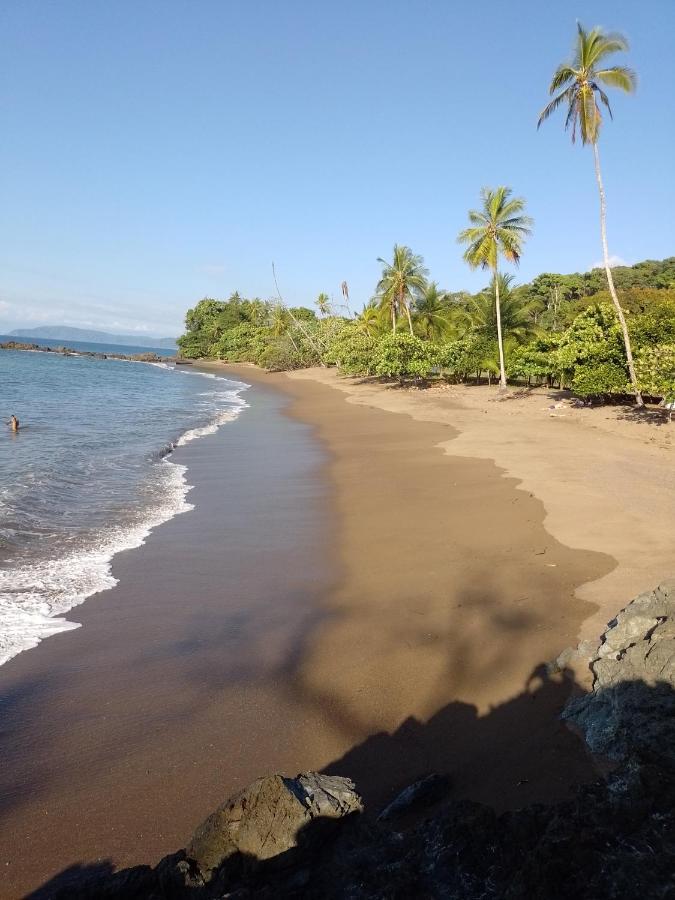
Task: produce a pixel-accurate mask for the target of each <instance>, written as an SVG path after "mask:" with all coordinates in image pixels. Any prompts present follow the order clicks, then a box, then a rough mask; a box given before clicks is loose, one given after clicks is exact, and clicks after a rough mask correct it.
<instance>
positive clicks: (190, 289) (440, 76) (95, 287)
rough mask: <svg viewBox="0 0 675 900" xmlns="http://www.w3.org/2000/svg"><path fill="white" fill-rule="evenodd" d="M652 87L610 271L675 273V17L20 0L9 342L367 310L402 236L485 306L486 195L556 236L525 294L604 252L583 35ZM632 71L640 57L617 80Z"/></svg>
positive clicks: (5, 252)
mask: <svg viewBox="0 0 675 900" xmlns="http://www.w3.org/2000/svg"><path fill="white" fill-rule="evenodd" d="M577 18H579V19H580V20H581V21H582V22H583V24H585V25H587V26H589V27H590V26H592V25H595V24H601V25H603V26H605V27H607V28H610V29H618V30H621V31H623V32H624V33H625V34H626V36H627V37H628V38H629V40H630V41H631V44H632V47H631V52H630V54H629V56H628V58H627V59H623V60H621V61H622V62H628V63H629V64H630V65H631V66H633V67H634V68H635V69H636V70H637V72H638V75H639V79H640V81H639V87H638V92H637V94H636V95H635V96H633V97H624V96H615V98H614V112H615V120H614V122H613V123H609V122H608V123H607V125H606V127H605V130H604V133H603V137H602V139H601V147H600V150H601V157H602V161H603V166H604V173H605V181H606V188H607V193H608V204H609V210H608V214H609V218H608V227H609V239H610V251H611V253H612V254H613V255H615V256H616V257H618V258H620V259H622V260H625V261H627V262H629V263H632V262H637V261H639V260H641V259H645V258H662V257H664V256H670V255H673V254H675V242H674V241H673V237H674V232H675V229H674V227H673V226H674V225H675V213H674V210H675V178H674V177H673V160H674V158H675V121H674V109H675V104H674V103H673V96H674V95H675V83H674V82H675V74H674V73H675V69H673V66H672V63H671V57H672V47H673V34H675V2H674V0H642V2H640V3H637V2H635V0H598V2H594V0H588V2H587V0H577V2H575V3H571V2H565V3H558V4H549V3H546V2H542V0H522V2H521V0H513V2H511V3H504V2H501V0H483V2H482V3H469V2H462V3H458V2H451V0H416V2H413V0H360V2H356V0H341V2H339V3H330V4H329V3H324V2H320V0H312V2H310V0H284V2H279V0H239V2H233V0H230V2H228V0H114V2H104V0H58V2H48V0H3V2H2V4H1V5H0V42H1V45H2V46H1V47H0V115H1V117H2V140H1V141H0V158H1V160H0V161H1V171H2V191H1V194H0V204H1V215H0V332H1V331H5V330H8V329H9V328H10V327H16V326H17V325H24V324H28V323H33V324H45V323H48V324H69V325H82V326H86V327H98V328H105V329H108V330H119V331H136V330H138V331H141V332H142V331H147V332H149V333H152V334H158V335H173V334H176V333H179V332H180V330H181V325H182V319H183V314H184V312H185V310H186V309H187V307H189V306H191V305H193V304H194V302H195V301H197V300H199V299H200V298H201V297H203V296H205V295H208V296H215V297H225V296H227V295H228V294H229V293H230V292H231V291H233V290H239V291H240V292H241V293H242V294H245V295H247V296H254V295H258V296H261V297H269V296H271V295H273V293H274V284H273V281H272V272H271V262H272V260H274V261H275V263H276V267H277V274H278V276H279V283H280V287H281V290H282V293H283V294H284V297H285V299H286V300H287V301H289V302H291V303H293V304H300V303H304V304H311V302H312V301H313V299H314V298H315V297H316V295H317V294H318V293H319V292H320V291H326V292H328V293H329V294H333V295H335V296H336V297H337V296H339V292H340V289H339V286H340V283H341V282H342V280H343V279H346V280H347V281H348V283H349V285H350V290H351V294H352V298H353V300H354V304H355V305H356V306H360V305H362V303H363V302H364V301H366V300H367V299H368V298H369V297H370V296H371V294H372V292H373V288H374V285H375V283H376V281H377V277H378V272H379V266H378V263H377V257H378V256H388V255H389V254H390V253H391V249H392V246H393V244H394V243H395V242H399V243H404V244H408V245H409V246H411V247H412V248H413V250H414V251H415V252H417V253H420V254H422V255H423V256H424V258H425V260H426V263H427V265H428V267H429V269H430V271H431V276H432V278H434V279H435V280H437V281H438V282H439V283H440V284H441V286H442V287H445V288H449V289H453V290H458V289H461V288H466V289H469V290H477V289H478V288H480V287H481V286H482V285H483V284H484V283H485V281H486V278H485V276H484V275H483V274H481V273H480V272H478V273H472V272H469V271H468V269H467V267H466V266H465V264H464V263H463V262H462V258H461V248H460V247H459V246H458V245H457V244H456V242H455V238H456V234H457V232H458V231H459V230H460V228H462V227H464V225H465V220H466V210H467V209H468V208H469V207H471V206H475V205H476V204H477V202H478V195H479V191H480V188H481V186H483V185H497V184H508V185H511V186H512V187H513V189H514V191H515V192H516V193H517V194H520V195H523V196H525V197H526V198H527V202H528V208H529V212H530V214H531V215H532V216H533V217H534V218H535V222H536V224H535V232H534V236H533V237H532V239H531V240H530V242H529V243H528V245H527V247H526V251H525V255H524V258H523V261H522V264H521V268H520V273H519V275H518V278H519V279H520V280H529V279H530V278H531V277H533V276H534V275H536V274H538V273H539V272H541V271H563V272H565V271H579V270H585V269H587V268H589V267H591V266H592V265H594V264H596V263H597V262H598V260H599V258H600V241H599V233H598V213H597V194H596V188H595V181H594V175H593V165H592V156H591V152H590V150H589V149H588V148H582V147H581V146H576V147H572V145H571V143H570V140H569V138H568V137H567V136H566V135H565V134H564V132H563V117H562V115H560V116H557V117H556V118H554V119H553V120H552V121H550V122H548V123H547V124H546V125H545V126H544V127H543V128H542V130H541V131H540V132H539V133H537V131H536V119H537V115H538V113H539V111H540V109H541V108H542V106H543V105H544V103H545V101H546V98H547V87H548V83H549V80H550V76H551V74H552V72H553V70H554V68H555V66H556V65H557V64H558V63H559V62H560V61H562V60H563V59H565V58H566V57H567V56H568V55H569V52H570V48H571V44H572V41H573V36H574V29H575V22H576V19H577ZM619 61H620V59H619V57H617V62H619Z"/></svg>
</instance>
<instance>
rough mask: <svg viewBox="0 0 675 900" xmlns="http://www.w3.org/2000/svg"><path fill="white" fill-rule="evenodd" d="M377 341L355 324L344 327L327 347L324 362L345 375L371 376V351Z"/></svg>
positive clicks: (373, 371)
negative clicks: (335, 367)
mask: <svg viewBox="0 0 675 900" xmlns="http://www.w3.org/2000/svg"><path fill="white" fill-rule="evenodd" d="M376 343H377V339H376V338H375V337H373V336H372V335H370V334H368V333H367V332H365V331H360V330H359V328H358V327H357V325H356V324H354V323H350V324H349V325H346V326H344V327H343V328H342V329H341V330H340V331H339V332H338V333H337V334H336V335H335V336H334V338H333V340H332V341H331V342H330V344H329V345H328V348H327V350H326V353H325V355H324V361H325V362H327V363H329V364H330V365H335V366H337V367H338V369H339V370H340V371H341V372H343V373H344V374H345V375H373V374H374V373H375V369H374V360H373V350H374V349H375V345H376Z"/></svg>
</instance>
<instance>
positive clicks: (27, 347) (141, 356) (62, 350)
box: [0, 341, 176, 363]
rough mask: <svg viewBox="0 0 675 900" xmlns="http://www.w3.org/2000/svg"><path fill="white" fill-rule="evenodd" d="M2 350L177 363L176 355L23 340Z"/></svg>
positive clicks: (0, 345)
mask: <svg viewBox="0 0 675 900" xmlns="http://www.w3.org/2000/svg"><path fill="white" fill-rule="evenodd" d="M0 350H24V351H29V352H31V353H58V354H60V355H61V356H86V357H88V358H90V359H122V360H126V361H127V362H163V363H175V361H176V357H175V356H160V355H159V354H157V353H109V352H107V351H106V352H105V353H104V352H103V351H98V350H75V349H73V348H72V347H45V346H43V345H42V344H27V343H24V342H22V341H5V342H4V343H1V344H0Z"/></svg>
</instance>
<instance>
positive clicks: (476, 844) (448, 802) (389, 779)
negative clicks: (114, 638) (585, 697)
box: [28, 664, 675, 900]
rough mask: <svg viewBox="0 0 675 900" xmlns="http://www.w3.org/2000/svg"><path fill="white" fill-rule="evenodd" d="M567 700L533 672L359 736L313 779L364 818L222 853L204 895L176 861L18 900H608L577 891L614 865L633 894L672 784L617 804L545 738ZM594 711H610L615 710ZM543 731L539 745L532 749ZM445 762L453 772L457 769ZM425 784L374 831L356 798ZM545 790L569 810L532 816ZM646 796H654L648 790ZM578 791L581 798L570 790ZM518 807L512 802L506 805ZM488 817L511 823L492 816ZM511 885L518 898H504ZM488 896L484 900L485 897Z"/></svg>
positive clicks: (564, 690)
mask: <svg viewBox="0 0 675 900" xmlns="http://www.w3.org/2000/svg"><path fill="white" fill-rule="evenodd" d="M631 685H632V689H633V691H635V690H637V691H638V692H639V693H640V698H641V700H640V702H641V703H642V705H643V706H644V708H645V709H649V708H650V706H649V704H650V702H651V695H652V693H653V692H654V691H655V689H654V688H652V687H650V686H648V685H647V684H645V683H643V682H636V683H631ZM664 690H666V692H667V693H668V696H669V697H670V704H671V708H672V709H673V710H675V693H674V692H673V691H672V688H670V687H669V686H666V687H665V688H664V686H663V685H660V686H659V687H658V693H659V702H660V703H663V699H664ZM571 691H576V693H577V694H578V695H579V696H582V694H583V692H582V691H581V690H580V689H579V688H578V686H577V685H575V683H574V680H573V678H572V675H571V673H570V672H569V671H562V672H557V673H551V671H550V667H549V666H548V665H545V664H542V665H541V666H537V667H536V668H535V670H534V671H533V672H532V674H531V676H530V678H528V680H527V683H526V684H525V685H524V688H523V690H522V691H521V692H520V693H519V694H518V695H517V696H516V697H514V698H512V699H511V700H508V701H506V702H505V703H502V704H500V705H498V706H496V707H494V708H493V709H491V710H490V711H489V712H487V713H486V714H485V715H482V716H481V715H479V714H478V711H477V710H476V708H475V707H473V706H471V705H470V704H466V703H460V702H454V703H450V704H448V705H447V706H446V707H444V708H443V709H442V710H440V711H439V712H438V713H436V714H435V715H434V716H433V717H432V718H431V719H430V720H429V721H428V722H426V723H423V722H419V721H417V720H415V719H412V718H411V719H408V720H407V721H406V722H404V723H403V724H402V725H401V727H400V728H398V729H397V730H396V731H395V732H394V733H393V734H386V733H381V734H376V735H372V736H371V737H369V738H367V739H366V740H365V741H363V742H362V743H360V744H358V745H357V746H355V747H353V748H352V749H351V750H350V751H349V752H348V753H346V754H345V755H344V756H343V757H341V758H340V759H338V760H335V761H334V762H332V763H331V764H330V765H329V766H327V767H326V768H325V770H324V771H325V772H327V773H332V774H339V775H342V776H348V777H351V778H352V779H354V780H355V781H356V783H357V790H359V792H360V793H362V795H363V796H364V799H365V801H366V815H365V816H350V817H348V819H347V820H344V821H342V820H341V821H340V822H338V823H336V821H335V820H330V821H328V820H324V819H320V818H317V819H314V820H312V821H311V822H310V823H309V824H308V825H307V826H306V827H305V828H303V829H302V832H301V833H299V834H298V841H297V843H298V846H297V847H295V848H292V849H291V850H288V851H286V852H285V853H283V854H279V855H278V856H276V857H275V858H274V859H270V860H262V861H260V860H258V859H257V858H256V857H255V856H251V855H250V854H243V853H240V852H235V853H233V854H232V855H231V856H229V857H228V859H227V861H226V862H225V863H224V864H223V865H222V866H221V868H220V869H219V870H218V872H216V873H215V874H214V876H213V878H212V880H211V881H210V882H209V883H208V885H206V886H204V885H202V884H201V883H200V878H199V877H198V873H197V875H195V871H194V865H193V864H192V863H189V862H187V861H186V858H185V854H184V853H182V852H179V853H178V854H174V855H172V856H171V857H167V858H166V859H165V860H164V861H163V862H162V863H161V864H160V865H159V866H158V867H157V869H155V870H153V869H151V868H150V867H148V866H137V867H134V868H131V869H126V870H122V871H120V872H117V873H115V872H114V868H113V864H112V862H111V861H110V860H104V861H98V862H96V863H90V864H87V863H84V862H82V863H79V864H77V865H72V866H69V867H68V868H67V869H65V870H63V871H62V872H61V873H59V874H58V875H56V876H55V877H54V878H52V879H50V880H49V881H47V882H46V883H45V884H43V885H42V887H41V888H39V889H38V890H36V891H34V892H33V893H31V894H29V895H28V900H65V898H68V900H93V898H117V900H120V898H124V900H136V898H139V900H140V898H150V897H154V898H157V900H160V898H169V897H174V898H181V897H193V896H200V897H204V898H207V897H209V898H210V897H222V896H223V895H224V894H228V895H230V894H232V895H233V896H237V897H241V898H242V900H243V898H248V897H270V898H271V897H275V898H276V897H316V898H319V897H322V898H323V897H326V898H327V897H331V898H332V897H335V898H339V897H342V896H350V897H352V896H354V897H357V896H358V897H383V898H384V897H416V896H420V897H436V896H438V897H441V896H453V897H459V898H462V897H466V898H474V897H476V898H477V897H479V896H480V897H483V896H487V897H491V896H494V897H502V896H511V897H526V896H544V894H542V893H538V892H539V891H542V890H544V887H545V888H546V894H545V895H546V896H551V897H569V896H580V897H591V896H593V897H603V896H620V895H621V894H605V893H603V892H602V891H600V890H599V888H598V886H597V884H596V887H595V888H593V890H592V891H591V892H590V893H588V892H587V891H585V890H584V889H583V884H584V879H586V880H587V882H588V885H592V883H593V878H595V876H596V875H597V876H598V878H599V877H600V875H601V874H602V867H603V866H606V862H607V859H609V858H611V859H614V857H617V858H618V857H620V856H621V854H622V853H623V855H624V857H625V858H623V860H622V862H621V865H622V866H624V868H627V870H630V873H629V875H625V878H624V874H621V880H622V881H625V879H629V878H637V879H638V881H637V882H636V883H640V879H642V880H643V881H644V879H645V878H648V879H653V878H654V877H656V875H655V873H657V874H658V869H659V866H661V865H662V864H663V865H665V858H664V861H663V863H661V862H658V863H656V862H653V861H652V867H651V869H650V870H649V872H648V873H647V875H645V873H644V871H642V870H644V858H643V856H644V855H646V854H647V853H649V854H650V855H651V856H653V854H654V852H655V851H654V847H655V846H656V845H655V841H656V842H658V841H659V840H660V838H659V835H660V834H661V833H662V831H663V830H664V828H665V825H666V824H667V823H666V820H665V819H664V818H663V817H662V818H661V819H659V818H658V817H655V813H656V812H657V811H658V809H660V806H659V804H661V805H663V804H664V803H665V804H666V806H667V804H668V803H670V800H668V798H669V797H670V798H671V799H672V794H673V791H672V784H671V781H672V780H673V779H672V778H670V776H672V774H673V773H672V771H671V772H670V775H668V777H666V776H663V777H660V779H659V782H658V790H655V791H654V792H653V794H654V796H652V793H650V791H651V788H650V784H649V779H647V780H645V779H644V778H642V781H641V782H640V788H639V792H640V796H639V797H637V796H636V795H635V785H633V786H632V787H631V786H630V785H629V786H628V788H627V787H626V784H627V781H626V779H625V778H623V781H621V779H619V780H620V781H621V784H622V785H623V787H622V788H621V789H620V790H619V792H618V793H617V788H616V786H614V787H613V788H608V787H607V785H606V783H605V782H604V780H603V779H602V778H601V777H600V775H599V774H598V769H597V767H596V766H594V764H593V761H592V760H591V758H590V756H589V753H588V751H587V749H586V746H585V744H584V743H583V742H582V740H581V738H580V737H578V736H577V735H576V734H573V733H572V732H571V731H569V730H568V729H567V728H566V727H565V726H564V725H563V723H562V722H560V721H558V720H557V721H556V727H555V728H554V729H551V725H550V718H551V716H556V715H557V713H559V712H560V710H561V709H562V707H563V706H564V704H565V703H566V701H567V698H568V697H569V695H570V692H571ZM613 692H616V694H617V698H619V699H620V692H621V686H619V687H617V688H612V689H608V690H606V691H605V694H609V693H613ZM605 699H606V700H607V702H609V704H610V705H612V703H613V702H614V701H613V699H612V698H609V699H607V698H605ZM542 730H544V731H545V732H546V734H547V739H546V740H545V741H544V742H543V743H542V740H541V735H542ZM551 735H553V737H551ZM637 757H639V758H640V761H641V762H645V760H646V762H647V765H648V768H649V766H651V767H652V768H651V769H649V771H650V772H652V771H653V767H654V764H655V761H654V760H653V759H649V758H648V757H649V752H648V749H647V748H642V749H640V750H639V751H638V752H637ZM458 759H461V760H463V762H462V764H461V765H457V760H458ZM467 760H472V761H471V762H470V763H468V762H467ZM657 762H658V761H657ZM470 768H475V770H476V771H483V772H485V774H486V776H488V775H489V779H488V780H490V781H491V783H493V784H494V782H495V780H497V781H499V782H501V783H502V784H503V796H502V797H501V798H500V797H498V796H497V797H493V800H494V803H493V805H487V804H482V803H478V802H475V801H474V800H467V799H465V798H464V796H463V793H464V792H463V781H464V779H465V778H466V777H467V770H468V769H470ZM646 771H647V770H646ZM430 773H436V774H439V773H447V775H448V779H449V784H450V787H449V791H448V790H446V789H445V785H446V784H447V781H445V780H444V779H437V780H436V781H433V782H430V783H431V784H432V788H431V789H430V790H426V791H418V792H417V793H416V792H414V791H413V792H412V794H410V796H409V799H408V800H407V801H405V802H403V803H399V804H398V808H397V807H396V806H395V807H394V811H393V812H390V813H389V814H388V815H386V816H385V817H384V819H385V820H384V821H382V820H380V821H376V819H377V814H378V813H380V812H381V804H380V805H379V806H378V805H377V802H376V800H375V799H373V800H372V802H369V798H379V799H380V800H382V799H384V798H385V797H388V796H390V795H391V793H392V792H394V793H396V792H398V790H399V789H400V788H402V787H404V786H406V785H410V784H411V782H413V781H419V780H420V779H422V778H424V776H428V775H429V774H430ZM473 777H474V775H473V774H470V779H471V780H473ZM610 777H612V776H610ZM622 777H623V776H622ZM545 782H549V783H550V782H554V783H556V784H557V785H559V787H560V788H561V789H562V791H563V793H566V794H567V795H568V798H569V799H567V800H564V801H561V802H559V803H557V804H549V805H544V804H536V803H535V804H532V803H531V799H530V798H531V796H532V795H533V794H534V795H535V796H536V794H537V792H538V791H539V790H541V788H542V786H543V784H544V783H545ZM584 784H585V786H583V785H584ZM651 784H652V785H654V784H656V782H655V780H654V778H652V782H651ZM578 785H582V787H581V788H579V789H578V790H577V789H576V786H578ZM621 790H624V792H625V790H630V791H633V794H632V795H630V796H627V799H626V798H624V799H626V804H627V806H626V804H623V800H622V799H621ZM575 795H576V796H575ZM519 796H520V797H521V798H522V803H520V804H517V803H516V802H515V800H516V798H517V797H519ZM612 804H613V805H612ZM622 804H623V805H622ZM494 805H496V806H497V807H499V806H502V807H510V808H511V810H512V811H510V812H504V813H501V814H500V813H499V812H498V810H495V809H494V808H493V806H494ZM624 807H625V808H624ZM657 808H658V809H657ZM624 813H625V815H624ZM270 827H274V823H271V825H270ZM402 835H405V837H402ZM575 835H576V837H575ZM650 842H651V843H650ZM577 845H578V846H577ZM628 847H629V848H630V850H628V849H626V848H628ZM647 847H649V850H648V849H647ZM657 849H658V847H657ZM603 854H604V857H603ZM603 860H604V861H603ZM181 866H182V868H181ZM617 866H618V864H617ZM191 867H192V868H191ZM640 867H642V869H641V868H640ZM378 869H379V873H378ZM577 870H578V871H577ZM188 871H189V872H190V878H191V879H192V881H191V884H190V886H188V887H186V886H185V884H184V883H183V882H181V881H180V879H182V878H183V879H184V878H185V875H186V872H188ZM563 873H564V875H563ZM603 877H606V875H604V876H603ZM612 877H613V876H612ZM617 877H618V876H617ZM658 877H661V876H660V875H659V876H658ZM514 879H515V881H514ZM511 883H515V884H519V885H520V888H519V889H518V890H516V891H515V892H514V891H513V890H510V891H507V890H506V887H507V886H508V885H509V884H511ZM489 884H493V886H494V890H492V889H491V890H490V891H488V892H487V893H485V887H486V885H489ZM625 884H626V885H628V884H629V881H625ZM378 885H380V886H381V890H380V887H378ZM441 885H444V886H445V887H447V891H446V892H443V891H444V890H445V888H443V890H441ZM574 885H576V886H574ZM573 887H574V890H572V888H573ZM612 889H613V888H612ZM589 890H590V887H589ZM237 891H242V893H236V892H237ZM355 891H356V892H355ZM625 896H629V894H625ZM652 896H657V895H655V894H653V895H652ZM658 896H660V895H658ZM664 896H665V894H664Z"/></svg>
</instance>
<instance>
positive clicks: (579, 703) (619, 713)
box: [563, 580, 675, 765]
mask: <svg viewBox="0 0 675 900" xmlns="http://www.w3.org/2000/svg"><path fill="white" fill-rule="evenodd" d="M590 666H591V670H592V672H593V675H594V680H593V690H592V691H591V692H590V693H588V694H586V695H584V696H583V697H580V698H578V699H576V700H574V701H572V702H571V703H569V704H568V706H567V708H566V710H565V712H564V714H563V716H564V718H566V719H567V720H569V721H571V722H574V723H575V724H576V725H577V726H578V727H579V728H581V730H582V731H583V734H584V737H585V740H586V743H587V744H588V746H589V747H590V748H591V750H592V751H593V752H594V753H601V754H604V755H606V756H608V757H609V758H610V759H612V760H615V761H617V760H618V761H621V760H626V759H627V758H629V757H630V758H631V759H633V760H651V759H654V758H657V759H659V760H661V761H663V760H664V759H665V758H668V759H669V760H670V761H672V763H673V764H674V765H675V580H672V581H668V582H665V583H664V584H661V585H659V587H657V588H656V589H655V590H653V591H648V592H647V593H644V594H641V595H640V596H639V597H636V598H635V600H633V601H632V603H630V604H629V605H628V606H627V607H626V608H625V609H624V610H622V611H621V612H620V613H619V615H618V616H617V617H616V618H615V619H613V620H612V621H611V622H610V623H609V626H608V628H607V631H606V632H605V633H604V635H603V636H602V642H601V644H600V646H599V648H598V650H597V653H596V654H595V656H594V658H593V659H592V661H591V664H590Z"/></svg>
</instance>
